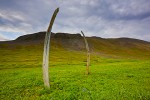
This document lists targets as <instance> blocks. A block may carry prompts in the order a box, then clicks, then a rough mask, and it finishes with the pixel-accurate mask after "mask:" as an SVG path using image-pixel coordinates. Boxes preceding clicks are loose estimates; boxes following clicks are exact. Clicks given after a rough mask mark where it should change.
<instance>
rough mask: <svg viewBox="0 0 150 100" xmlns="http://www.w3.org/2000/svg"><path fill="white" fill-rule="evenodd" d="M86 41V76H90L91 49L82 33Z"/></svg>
mask: <svg viewBox="0 0 150 100" xmlns="http://www.w3.org/2000/svg"><path fill="white" fill-rule="evenodd" d="M81 33H82V35H83V38H84V41H85V46H86V50H87V65H86V74H89V66H90V49H89V45H88V42H87V40H86V38H85V35H84V33H83V32H82V31H81Z"/></svg>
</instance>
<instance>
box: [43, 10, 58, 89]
mask: <svg viewBox="0 0 150 100" xmlns="http://www.w3.org/2000/svg"><path fill="white" fill-rule="evenodd" d="M58 12H59V8H57V9H56V10H55V11H54V13H53V16H52V18H51V21H50V24H49V27H48V29H47V32H46V35H45V41H44V52H43V80H44V86H45V87H48V88H50V82H49V72H48V67H49V49H50V37H51V30H52V26H53V23H54V20H55V18H56V16H57V13H58Z"/></svg>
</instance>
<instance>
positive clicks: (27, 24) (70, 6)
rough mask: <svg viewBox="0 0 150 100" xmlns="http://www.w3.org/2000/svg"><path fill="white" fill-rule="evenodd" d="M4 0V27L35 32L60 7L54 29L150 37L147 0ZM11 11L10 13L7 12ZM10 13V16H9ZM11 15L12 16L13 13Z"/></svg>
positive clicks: (1, 26)
mask: <svg viewBox="0 0 150 100" xmlns="http://www.w3.org/2000/svg"><path fill="white" fill-rule="evenodd" d="M0 2H2V3H0V14H1V12H5V14H3V16H0V31H9V32H11V31H12V32H20V33H24V34H25V33H32V32H37V31H43V30H46V28H47V26H48V24H49V20H50V17H51V16H52V13H53V11H54V9H55V8H56V7H58V6H59V7H60V12H59V14H58V16H57V18H56V21H55V24H54V27H53V31H54V32H70V33H78V32H80V30H83V31H84V32H85V33H86V35H88V36H92V35H96V36H101V37H133V38H139V39H145V40H149V39H148V37H149V33H150V31H149V28H150V27H149V24H150V11H149V7H150V1H147V0H138V1H137V0H126V1H122V0H51V1H50V0H42V1H41V0H32V1H31V0H26V1H23V0H18V1H17V0H11V1H10V3H7V1H6V0H1V1H0ZM6 12H7V13H6ZM8 16H9V17H8ZM10 16H11V17H10ZM149 38H150V37H149Z"/></svg>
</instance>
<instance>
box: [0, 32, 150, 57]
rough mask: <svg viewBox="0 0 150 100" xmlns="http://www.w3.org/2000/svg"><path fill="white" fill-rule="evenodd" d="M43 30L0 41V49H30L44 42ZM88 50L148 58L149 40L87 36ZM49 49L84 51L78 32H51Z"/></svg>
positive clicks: (149, 52)
mask: <svg viewBox="0 0 150 100" xmlns="http://www.w3.org/2000/svg"><path fill="white" fill-rule="evenodd" d="M44 37H45V32H38V33H34V34H28V35H24V36H20V37H18V38H17V39H16V40H13V41H5V42H0V48H1V49H11V50H13V49H18V48H19V49H21V48H26V49H32V48H33V47H34V48H37V50H38V48H40V49H41V50H42V48H43V44H44ZM87 40H88V43H89V46H90V51H91V52H92V53H96V54H99V55H101V56H113V57H118V56H119V57H129V58H130V57H133V58H142V59H143V58H144V59H147V58H148V59H149V58H150V42H147V41H143V40H138V39H132V38H108V39H106V38H101V37H87ZM51 49H55V50H67V51H70V50H73V51H85V44H84V40H83V37H82V36H81V35H80V34H69V33H52V35H51Z"/></svg>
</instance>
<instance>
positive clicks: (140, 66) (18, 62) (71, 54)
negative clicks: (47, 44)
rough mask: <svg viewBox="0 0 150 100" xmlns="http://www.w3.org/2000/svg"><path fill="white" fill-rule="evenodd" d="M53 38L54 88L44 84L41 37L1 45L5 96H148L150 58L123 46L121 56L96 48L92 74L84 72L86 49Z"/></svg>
mask: <svg viewBox="0 0 150 100" xmlns="http://www.w3.org/2000/svg"><path fill="white" fill-rule="evenodd" d="M54 44H55V43H53V42H52V47H51V50H50V54H51V56H50V58H49V60H50V66H51V67H50V69H49V72H50V74H51V77H50V82H51V88H50V89H47V88H44V86H43V80H42V77H43V76H42V70H41V66H42V55H43V43H41V44H26V45H25V44H21V45H18V46H14V47H13V46H10V45H6V44H5V45H0V98H1V100H21V99H25V100H36V99H41V100H45V99H47V100H49V99H53V100H64V99H66V100H73V99H80V100H99V99H107V100H108V99H109V100H116V99H120V100H133V99H135V100H138V99H139V100H148V99H150V84H149V83H150V58H147V59H144V58H139V56H134V58H133V57H131V58H130V55H128V57H127V55H126V56H125V57H124V56H119V55H121V54H119V53H120V52H121V51H120V52H118V54H119V55H118V57H116V56H115V57H114V56H111V55H104V54H98V53H95V52H92V53H91V67H90V73H91V74H89V75H85V74H84V73H85V65H86V51H73V50H66V49H64V48H62V47H60V46H59V45H56V44H55V46H54ZM101 51H102V50H101ZM105 51H107V49H105ZM109 52H110V51H109ZM143 53H145V52H143ZM137 55H138V53H137ZM143 57H144V55H143ZM146 57H147V55H146V54H145V58H146Z"/></svg>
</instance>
